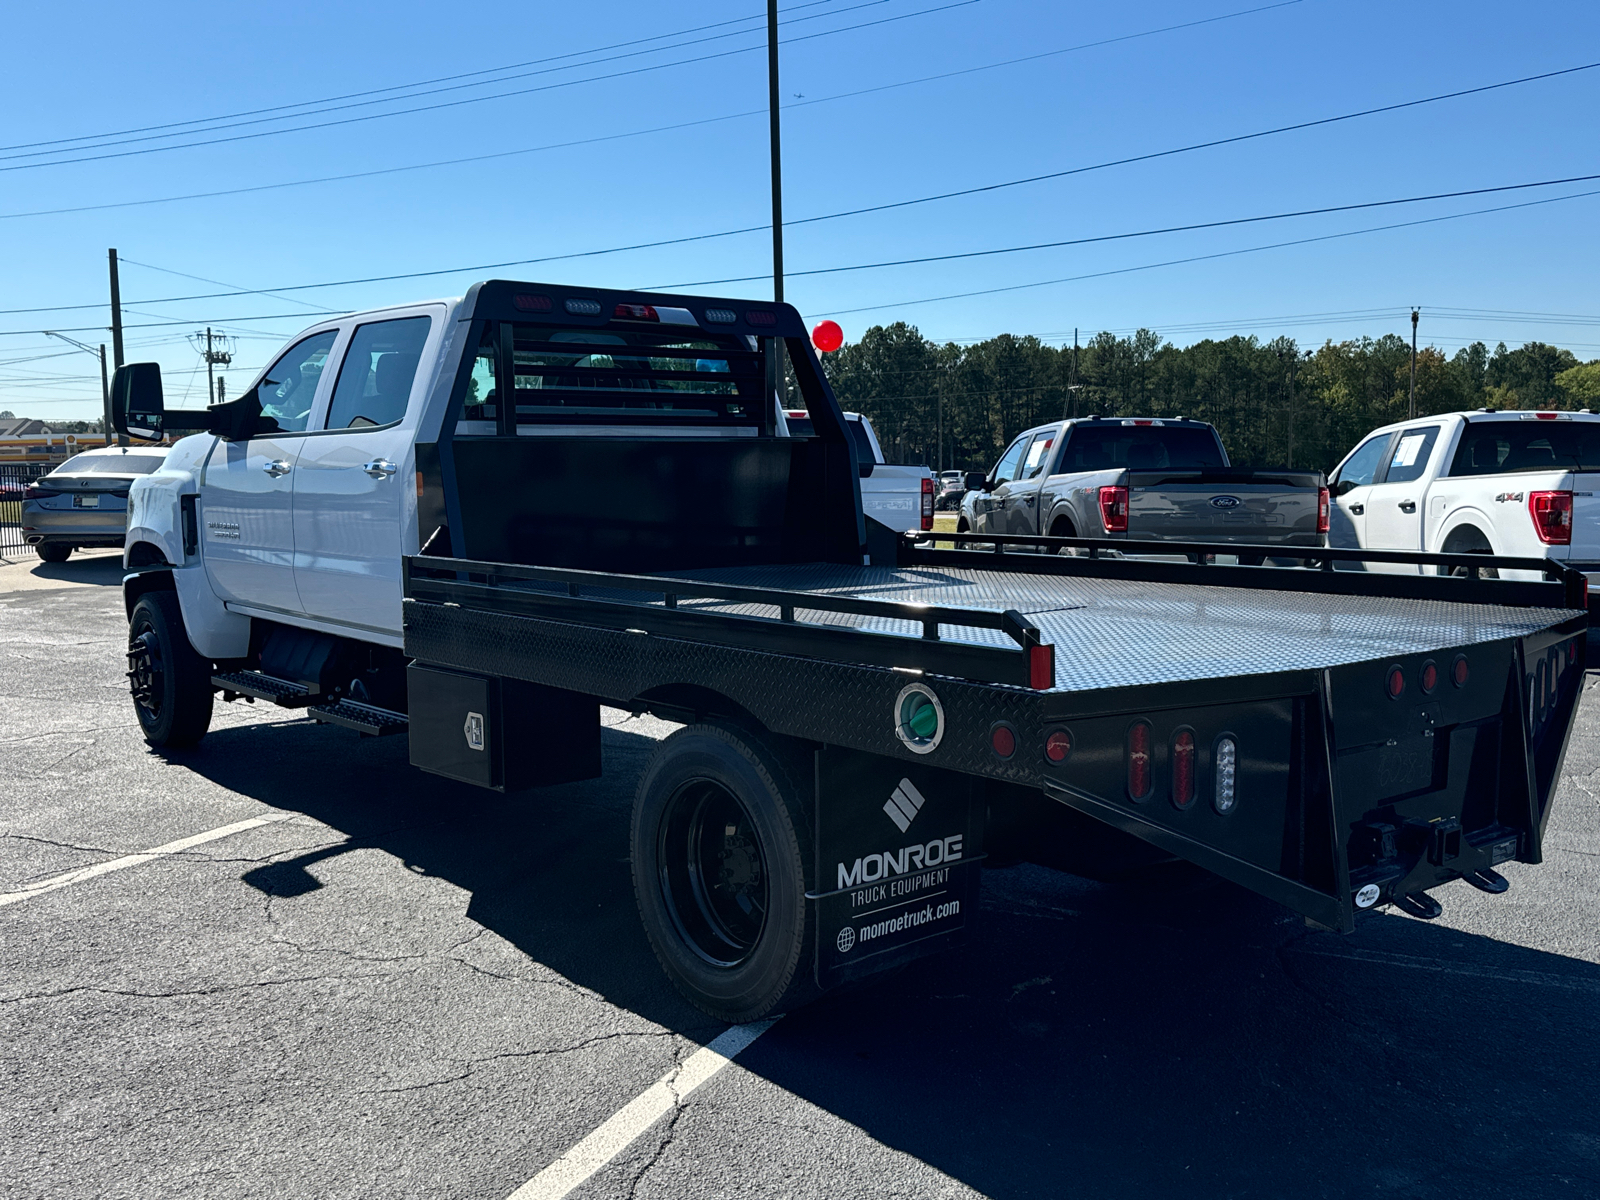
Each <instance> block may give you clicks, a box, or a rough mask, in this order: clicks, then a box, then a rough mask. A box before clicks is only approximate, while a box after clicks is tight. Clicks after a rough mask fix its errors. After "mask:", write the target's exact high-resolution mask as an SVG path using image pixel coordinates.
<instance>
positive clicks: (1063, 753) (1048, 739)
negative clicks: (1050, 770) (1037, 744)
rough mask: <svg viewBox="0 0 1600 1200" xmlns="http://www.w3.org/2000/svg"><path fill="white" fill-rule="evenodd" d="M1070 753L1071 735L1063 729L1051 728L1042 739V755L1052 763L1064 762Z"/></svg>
mask: <svg viewBox="0 0 1600 1200" xmlns="http://www.w3.org/2000/svg"><path fill="white" fill-rule="evenodd" d="M1071 753H1072V735H1071V734H1070V733H1068V732H1067V731H1066V730H1065V729H1052V730H1051V731H1050V732H1049V733H1048V734H1047V735H1046V736H1045V739H1044V756H1045V757H1046V758H1048V759H1049V760H1050V761H1051V762H1053V763H1058V762H1066V761H1067V755H1069V754H1071Z"/></svg>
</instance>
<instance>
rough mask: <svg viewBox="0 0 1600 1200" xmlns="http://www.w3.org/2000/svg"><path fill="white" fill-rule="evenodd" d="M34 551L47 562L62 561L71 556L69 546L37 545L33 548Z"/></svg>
mask: <svg viewBox="0 0 1600 1200" xmlns="http://www.w3.org/2000/svg"><path fill="white" fill-rule="evenodd" d="M33 550H34V553H35V554H37V555H38V556H39V557H40V558H42V559H44V561H45V562H47V563H64V562H66V561H67V559H69V558H71V557H72V547H71V546H53V545H39V546H35V547H34V548H33Z"/></svg>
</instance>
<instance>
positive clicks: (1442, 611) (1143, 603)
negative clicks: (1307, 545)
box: [672, 563, 1581, 691]
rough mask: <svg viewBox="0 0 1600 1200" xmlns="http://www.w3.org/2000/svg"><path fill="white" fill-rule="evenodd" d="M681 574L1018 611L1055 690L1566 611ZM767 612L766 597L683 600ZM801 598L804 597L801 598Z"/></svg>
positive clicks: (834, 575) (791, 572)
mask: <svg viewBox="0 0 1600 1200" xmlns="http://www.w3.org/2000/svg"><path fill="white" fill-rule="evenodd" d="M672 575H673V577H674V578H681V579H684V580H700V581H703V582H706V583H720V584H732V585H740V586H747V587H762V588H781V589H784V590H787V591H795V592H811V593H814V594H818V595H829V596H855V597H859V598H862V599H874V600H896V601H903V602H906V603H912V604H939V605H945V606H952V607H964V608H974V609H988V610H990V611H993V610H997V609H1005V608H1014V609H1017V610H1018V611H1020V612H1022V613H1024V614H1026V615H1028V616H1029V617H1030V618H1031V619H1032V620H1033V622H1034V623H1035V624H1036V625H1038V627H1039V630H1040V633H1041V634H1042V635H1043V640H1044V641H1046V642H1049V643H1052V644H1054V646H1055V648H1056V654H1055V661H1056V680H1055V686H1056V688H1057V689H1060V690H1066V691H1084V690H1092V689H1095V688H1104V687H1122V686H1128V685H1138V684H1150V683H1175V682H1180V681H1193V680H1201V679H1215V678H1227V677H1231V676H1236V675H1257V674H1268V673H1272V672H1277V671H1302V670H1307V669H1320V668H1322V667H1332V666H1338V665H1341V664H1344V663H1358V662H1370V661H1374V660H1380V659H1387V658H1393V657H1396V656H1399V655H1403V654H1423V653H1428V652H1430V651H1435V650H1447V649H1452V648H1458V647H1462V646H1470V645H1476V644H1479V643H1483V642H1491V641H1498V640H1500V639H1503V638H1514V637H1523V636H1526V635H1528V634H1531V633H1535V632H1537V631H1538V630H1541V629H1545V628H1547V627H1549V626H1551V625H1554V624H1557V623H1559V622H1560V621H1563V620H1566V619H1567V618H1569V617H1573V616H1579V615H1581V613H1579V612H1578V611H1577V610H1573V611H1571V612H1568V611H1566V610H1560V609H1547V608H1509V607H1503V606H1498V605H1485V604H1468V603H1453V602H1445V601H1435V600H1408V599H1395V598H1383V597H1370V596H1368V597H1353V596H1327V595H1317V594H1308V593H1304V592H1285V591H1275V590H1269V589H1266V588H1263V589H1261V590H1260V591H1251V590H1247V589H1242V588H1236V587H1215V586H1199V585H1183V586H1179V585H1175V584H1161V583H1138V582H1129V581H1125V580H1116V579H1093V578H1081V577H1054V576H1040V575H1033V574H1024V573H1020V572H1017V573H1013V572H1008V571H1003V570H976V569H972V568H958V567H848V566H838V565H833V564H825V563H817V564H802V565H795V566H764V567H725V568H716V569H708V570H699V571H681V572H673V573H672ZM691 603H692V604H693V605H694V607H697V608H704V609H715V610H722V611H729V612H740V613H746V614H750V615H770V610H769V609H767V608H765V607H764V606H760V605H734V604H727V603H721V602H718V601H715V600H698V601H692V602H690V601H684V602H683V606H684V607H688V606H689V605H690V604H691ZM797 607H798V606H797ZM801 611H802V613H803V615H804V616H805V618H806V619H808V620H815V621H819V622H821V621H826V622H827V623H830V624H842V625H848V626H851V627H854V628H858V629H867V630H874V631H881V632H885V633H891V632H892V633H903V634H907V635H910V636H915V635H916V633H917V632H918V629H917V627H916V626H915V624H914V623H912V622H907V621H893V620H885V619H882V618H874V617H855V616H848V615H845V614H839V613H826V614H824V613H805V612H804V610H801ZM940 634H941V636H942V637H947V638H949V639H950V640H953V641H966V642H975V643H980V644H992V645H1007V646H1009V645H1013V644H1014V643H1012V642H1011V641H1010V639H1008V638H1006V637H1005V636H1004V635H1003V634H1001V633H999V632H997V631H992V630H979V629H967V628H962V627H960V626H942V627H941V629H940Z"/></svg>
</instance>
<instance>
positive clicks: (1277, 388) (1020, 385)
mask: <svg viewBox="0 0 1600 1200" xmlns="http://www.w3.org/2000/svg"><path fill="white" fill-rule="evenodd" d="M822 361H823V366H824V369H825V370H826V372H827V375H828V379H829V382H830V383H831V384H832V386H833V389H834V392H835V394H836V395H837V396H838V398H839V402H840V404H841V405H842V406H843V407H844V408H845V409H847V410H849V411H853V412H861V413H865V414H866V415H867V416H868V417H869V418H870V419H871V420H872V423H873V426H874V427H875V428H876V429H877V431H878V437H879V440H880V441H881V442H882V443H883V445H884V452H885V456H886V457H888V458H890V459H891V460H892V461H898V462H907V463H914V462H920V463H924V464H926V465H928V466H930V467H934V468H935V469H938V468H940V467H944V468H955V469H972V470H982V469H986V468H988V467H989V466H991V465H992V464H993V463H994V462H995V460H996V459H997V458H998V457H999V455H1000V452H1001V451H1002V450H1003V449H1004V448H1005V446H1006V444H1007V443H1008V441H1009V440H1010V439H1011V438H1013V437H1015V436H1016V435H1017V434H1018V433H1020V432H1021V431H1022V430H1024V429H1027V428H1028V427H1029V426H1032V425H1038V424H1042V423H1044V422H1046V421H1051V420H1059V419H1060V418H1061V417H1063V416H1087V415H1089V414H1091V413H1099V414H1100V415H1102V416H1142V417H1179V416H1182V417H1191V418H1194V419H1196V420H1201V421H1209V422H1211V423H1212V424H1213V425H1215V426H1216V427H1217V429H1218V430H1219V431H1220V432H1221V434H1222V440H1223V444H1224V445H1225V446H1226V447H1227V449H1228V454H1229V457H1230V458H1231V459H1232V460H1233V461H1234V462H1235V463H1236V464H1239V465H1248V466H1260V467H1283V466H1293V467H1300V468H1310V469H1317V470H1331V469H1332V468H1333V466H1334V465H1335V464H1336V463H1338V461H1339V460H1340V459H1341V458H1343V457H1344V455H1345V453H1346V452H1347V451H1349V449H1350V448H1351V447H1352V446H1354V445H1355V443H1356V442H1357V441H1359V440H1360V438H1361V437H1362V435H1364V434H1365V433H1367V432H1368V431H1370V430H1372V429H1374V428H1376V427H1378V426H1380V425H1387V424H1389V423H1390V422H1393V421H1399V420H1404V419H1405V418H1406V416H1407V415H1408V412H1409V395H1410V384H1411V346H1410V343H1408V342H1407V341H1406V340H1405V339H1404V338H1401V337H1398V336H1396V335H1394V334H1386V335H1384V336H1383V337H1379V338H1360V339H1358V340H1354V341H1345V342H1333V341H1328V342H1325V343H1324V344H1323V345H1322V346H1320V347H1318V348H1316V349H1308V350H1302V349H1301V348H1300V347H1299V346H1298V345H1297V344H1296V342H1295V340H1294V339H1293V338H1288V337H1279V338H1273V339H1272V340H1270V341H1262V340H1260V339H1259V338H1256V337H1231V338H1226V339H1223V340H1220V341H1218V340H1212V339H1207V340H1205V341H1201V342H1196V343H1194V344H1193V345H1190V346H1185V347H1181V348H1180V347H1177V346H1174V345H1173V344H1172V343H1171V342H1165V341H1163V340H1162V339H1161V338H1160V337H1159V336H1158V335H1157V334H1155V333H1153V332H1152V331H1150V330H1148V329H1141V330H1139V331H1138V332H1137V333H1135V334H1133V335H1132V336H1131V337H1117V336H1116V335H1115V334H1111V333H1100V334H1098V335H1096V336H1095V337H1094V338H1093V339H1092V340H1091V341H1090V342H1089V343H1088V344H1087V345H1085V346H1083V347H1082V349H1081V351H1080V352H1079V353H1078V356H1077V364H1076V370H1075V371H1074V364H1073V348H1072V347H1071V346H1067V347H1064V348H1063V347H1056V346H1051V345H1047V344H1045V343H1043V342H1041V341H1040V340H1039V339H1038V338H1035V337H1016V336H1014V335H1012V334H1001V335H1000V336H998V337H993V338H989V339H988V340H987V341H982V342H978V343H976V344H974V345H968V346H961V345H957V344H955V343H953V342H952V343H946V344H944V345H938V344H936V343H934V342H932V341H929V340H928V339H927V338H925V337H923V336H922V334H921V333H920V332H918V330H917V328H916V327H915V326H913V325H908V324H906V323H905V322H903V321H901V322H896V323H895V324H893V325H875V326H873V327H872V328H871V329H869V330H867V332H866V333H865V334H864V335H863V336H862V338H861V340H860V341H858V342H852V343H846V344H845V345H844V346H842V347H840V348H839V349H838V350H836V351H834V352H833V353H831V354H825V355H823V356H822ZM1416 386H1417V412H1418V414H1419V415H1425V414H1429V413H1438V412H1453V411H1457V410H1461V409H1475V408H1501V409H1507V408H1538V409H1561V408H1564V409H1576V408H1580V407H1594V408H1597V409H1600V360H1597V361H1594V362H1589V363H1583V362H1580V361H1579V359H1578V358H1577V357H1576V356H1575V355H1574V354H1573V353H1572V352H1571V351H1570V350H1564V349H1560V348H1558V347H1556V346H1550V345H1546V344H1545V343H1543V342H1529V343H1527V344H1526V345H1524V346H1522V347H1520V348H1519V349H1515V350H1513V349H1508V348H1507V347H1506V345H1505V343H1503V342H1502V343H1500V344H1499V345H1498V346H1496V347H1495V348H1494V349H1493V350H1490V349H1489V348H1488V347H1487V346H1486V345H1485V344H1484V343H1482V342H1474V343H1473V344H1472V345H1470V346H1467V347H1465V348H1463V349H1461V350H1459V351H1457V352H1456V353H1455V354H1454V355H1453V356H1446V355H1445V353H1444V352H1443V351H1441V350H1439V349H1437V348H1436V347H1433V346H1426V347H1421V348H1419V349H1418V351H1417V385H1416Z"/></svg>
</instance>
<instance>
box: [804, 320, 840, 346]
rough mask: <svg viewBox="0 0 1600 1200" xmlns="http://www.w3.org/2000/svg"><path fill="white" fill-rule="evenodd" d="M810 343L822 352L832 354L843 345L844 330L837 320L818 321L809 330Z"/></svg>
mask: <svg viewBox="0 0 1600 1200" xmlns="http://www.w3.org/2000/svg"><path fill="white" fill-rule="evenodd" d="M811 344H812V345H813V346H815V347H816V348H817V349H818V350H821V351H822V352H823V353H824V354H832V353H833V352H834V351H835V350H837V349H838V348H839V347H840V346H842V345H844V330H842V329H840V328H839V323H838V322H837V321H818V322H817V325H816V328H814V329H813V330H812V331H811Z"/></svg>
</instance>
